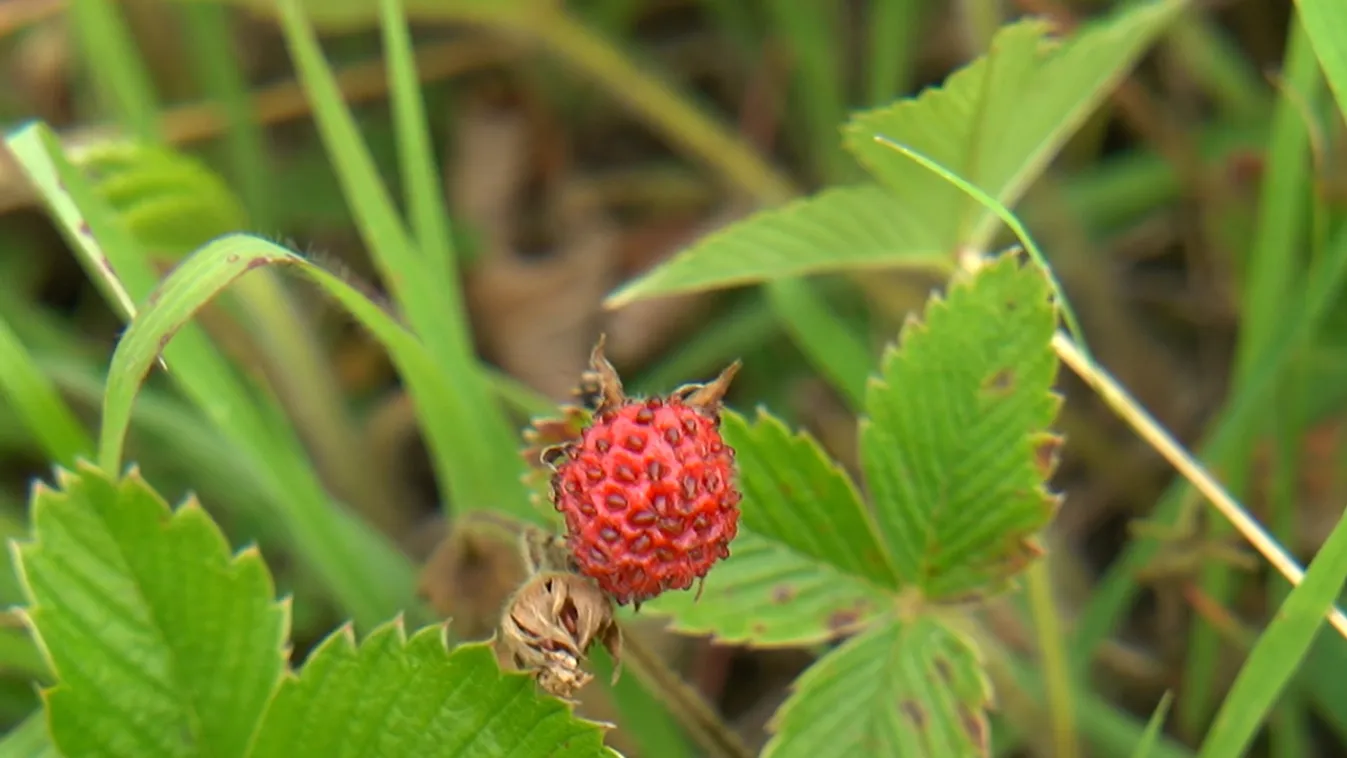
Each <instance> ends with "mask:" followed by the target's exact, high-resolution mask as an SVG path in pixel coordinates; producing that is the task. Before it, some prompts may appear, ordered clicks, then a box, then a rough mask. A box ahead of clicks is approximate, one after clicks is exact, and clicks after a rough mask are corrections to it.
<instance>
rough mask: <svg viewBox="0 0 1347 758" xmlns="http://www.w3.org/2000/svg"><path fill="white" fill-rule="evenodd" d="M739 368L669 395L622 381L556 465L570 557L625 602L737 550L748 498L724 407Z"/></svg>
mask: <svg viewBox="0 0 1347 758" xmlns="http://www.w3.org/2000/svg"><path fill="white" fill-rule="evenodd" d="M601 360H602V358H601V356H596V363H598V361H601ZM732 368H737V366H735V367H732ZM609 371H611V369H609ZM732 375H733V371H732V370H731V371H727V373H726V374H725V375H722V380H723V381H722V380H718V381H717V383H713V384H712V385H708V386H707V388H701V389H700V390H699V391H698V392H694V393H692V394H691V395H683V394H678V393H676V394H674V395H673V396H671V397H669V398H667V399H661V398H651V399H649V400H627V399H626V398H625V397H622V396H621V388H620V385H618V386H617V389H616V390H615V391H614V392H613V393H611V394H610V395H608V397H609V398H610V401H609V402H608V403H606V404H601V405H600V408H599V410H598V411H597V412H596V415H595V418H594V422H593V423H592V424H591V425H590V426H589V427H588V428H586V429H585V430H584V432H583V434H582V436H581V438H580V439H579V440H578V441H576V442H575V443H573V444H571V445H570V446H569V447H568V448H567V451H566V456H565V457H564V458H563V459H562V460H561V461H560V462H559V463H558V464H557V467H556V472H555V475H554V476H553V479H552V491H553V499H554V502H555V504H556V508H557V510H558V511H560V512H561V513H562V515H563V516H564V517H565V520H566V534H567V545H568V546H569V548H570V552H571V555H572V557H573V558H574V560H575V563H576V566H577V567H578V568H579V569H580V571H581V572H582V573H583V574H585V575H586V576H589V577H590V578H592V579H594V580H595V582H597V583H598V585H599V587H600V588H601V589H603V590H604V592H606V593H608V594H609V595H610V596H611V597H612V598H613V599H614V601H616V602H617V603H618V604H619V605H626V604H627V603H633V602H634V603H636V604H637V605H639V604H640V603H641V602H642V601H645V600H648V599H650V598H652V597H655V596H656V595H659V594H660V593H661V592H663V591H665V590H669V589H678V590H685V589H688V588H690V587H691V586H692V584H693V582H694V581H696V580H699V579H702V578H704V577H705V576H706V573H707V572H708V571H710V569H711V567H712V566H713V565H714V564H715V563H716V562H717V561H719V560H720V559H722V558H726V557H728V556H729V546H730V541H731V540H733V539H734V537H735V534H736V533H737V532H738V529H739V507H738V506H739V501H740V499H741V497H740V494H739V491H738V489H737V487H736V482H735V470H734V451H733V450H732V449H731V448H730V446H729V445H727V444H725V441H724V440H723V439H722V438H721V436H720V431H719V429H718V427H719V418H718V415H717V411H718V409H719V407H718V403H719V399H720V395H721V394H723V392H724V390H725V388H726V387H727V386H728V380H729V377H730V376H732ZM612 376H613V377H614V378H613V379H612V381H616V379H615V376H616V375H615V373H614V374H612ZM614 401H616V402H614Z"/></svg>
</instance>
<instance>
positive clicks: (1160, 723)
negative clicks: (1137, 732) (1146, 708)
mask: <svg viewBox="0 0 1347 758" xmlns="http://www.w3.org/2000/svg"><path fill="white" fill-rule="evenodd" d="M1173 702H1174V693H1173V692H1172V691H1170V690H1165V694H1164V695H1161V696H1160V702H1159V703H1157V704H1156V706H1155V710H1154V711H1153V712H1152V713H1151V719H1150V721H1147V722H1146V731H1145V732H1144V733H1142V735H1141V739H1140V740H1139V741H1138V742H1137V749H1136V750H1135V751H1133V753H1132V758H1150V756H1151V753H1152V752H1153V751H1154V750H1155V744H1156V741H1157V740H1159V739H1160V730H1161V729H1163V728H1164V726H1165V717H1166V716H1167V715H1169V706H1170V704H1171V703H1173Z"/></svg>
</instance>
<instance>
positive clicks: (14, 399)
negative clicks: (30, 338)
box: [0, 319, 94, 467]
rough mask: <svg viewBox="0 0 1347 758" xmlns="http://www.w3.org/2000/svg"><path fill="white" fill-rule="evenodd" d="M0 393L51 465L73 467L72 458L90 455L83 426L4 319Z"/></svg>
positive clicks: (0, 324) (0, 342)
mask: <svg viewBox="0 0 1347 758" xmlns="http://www.w3.org/2000/svg"><path fill="white" fill-rule="evenodd" d="M0 391H3V392H4V394H5V396H6V398H7V399H8V401H9V404H10V405H11V406H12V407H13V408H14V410H15V412H16V413H17V414H18V416H19V419H20V420H21V421H23V424H24V426H26V427H28V431H29V433H31V434H32V435H33V438H34V439H36V440H37V442H38V444H39V445H40V446H41V448H42V452H43V454H44V455H45V456H46V457H47V458H48V459H50V460H51V461H52V462H54V463H58V464H60V465H62V466H69V467H73V466H74V465H75V459H76V458H80V457H87V456H89V455H90V454H91V453H92V452H93V449H94V446H93V439H92V438H91V437H90V436H89V432H88V430H86V429H85V428H84V424H83V423H81V422H80V420H79V417H77V416H76V415H75V413H74V412H73V411H71V410H70V406H68V405H66V403H65V400H64V399H62V398H61V395H60V394H59V393H58V392H57V391H56V388H55V387H54V386H52V383H51V382H50V381H49V380H48V379H47V377H46V376H44V375H43V373H42V371H41V369H40V368H39V367H38V366H37V364H36V363H34V361H33V356H32V355H30V354H29V353H28V351H27V350H25V349H24V347H23V345H22V344H21V343H20V342H19V338H18V335H16V334H14V330H12V329H10V327H9V323H8V322H6V321H5V320H4V319H0Z"/></svg>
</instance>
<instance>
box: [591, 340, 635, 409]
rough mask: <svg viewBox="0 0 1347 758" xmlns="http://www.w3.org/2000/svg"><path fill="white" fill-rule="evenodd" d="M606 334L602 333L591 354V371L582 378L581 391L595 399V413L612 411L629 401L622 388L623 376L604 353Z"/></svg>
mask: <svg viewBox="0 0 1347 758" xmlns="http://www.w3.org/2000/svg"><path fill="white" fill-rule="evenodd" d="M604 341H605V336H604V335H602V334H600V335H599V340H598V342H595V343H594V350H593V351H592V352H590V354H589V371H586V372H585V373H584V375H583V376H582V377H581V379H580V392H581V393H582V394H583V395H584V396H586V397H587V399H592V400H593V401H594V404H593V408H594V413H595V414H596V415H597V414H600V413H603V412H604V411H611V410H613V409H615V408H618V407H620V406H621V405H622V404H623V403H625V402H627V395H626V392H624V391H623V389H622V377H620V376H618V374H617V369H615V368H613V364H611V363H609V362H608V358H607V357H606V356H605V355H604V354H603V344H604Z"/></svg>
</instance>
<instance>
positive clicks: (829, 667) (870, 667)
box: [763, 616, 991, 758]
mask: <svg viewBox="0 0 1347 758" xmlns="http://www.w3.org/2000/svg"><path fill="white" fill-rule="evenodd" d="M794 690H795V692H794V693H793V694H792V695H791V696H790V698H789V699H788V700H787V701H786V702H785V703H784V704H783V705H782V706H781V709H780V710H778V711H777V712H776V715H775V716H774V717H773V718H772V722H771V724H769V728H770V729H771V730H772V731H774V732H775V736H773V737H772V739H771V741H770V742H768V743H767V747H766V748H765V749H764V750H763V758H794V756H802V758H815V756H820V755H856V756H861V755H875V756H878V755H893V756H903V758H964V757H965V756H986V755H987V754H988V750H989V732H988V725H987V717H986V708H987V706H988V705H989V703H990V701H991V686H990V684H989V683H988V682H987V680H986V679H985V677H984V676H983V672H982V664H981V661H980V660H978V655H977V652H976V650H975V649H974V648H973V647H972V646H971V645H970V644H969V643H968V642H967V641H966V640H964V639H963V638H962V637H961V636H959V635H958V634H957V633H956V632H954V631H953V630H952V629H950V628H949V627H947V626H945V625H944V624H943V623H941V622H940V621H939V620H938V619H936V618H934V617H930V616H922V617H918V618H914V619H912V620H910V621H893V622H889V623H886V624H881V625H879V626H877V627H875V628H873V629H871V630H869V631H867V632H866V633H865V634H862V635H860V636H858V637H853V638H852V639H850V640H848V641H847V643H846V644H844V645H842V646H841V647H840V648H838V649H836V650H834V651H832V652H830V653H828V654H827V655H825V656H823V658H822V659H820V660H819V661H818V662H817V663H815V664H814V665H813V666H812V667H810V669H809V670H808V671H806V672H805V673H804V674H803V675H801V676H800V678H799V679H797V680H796V681H795V685H794Z"/></svg>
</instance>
